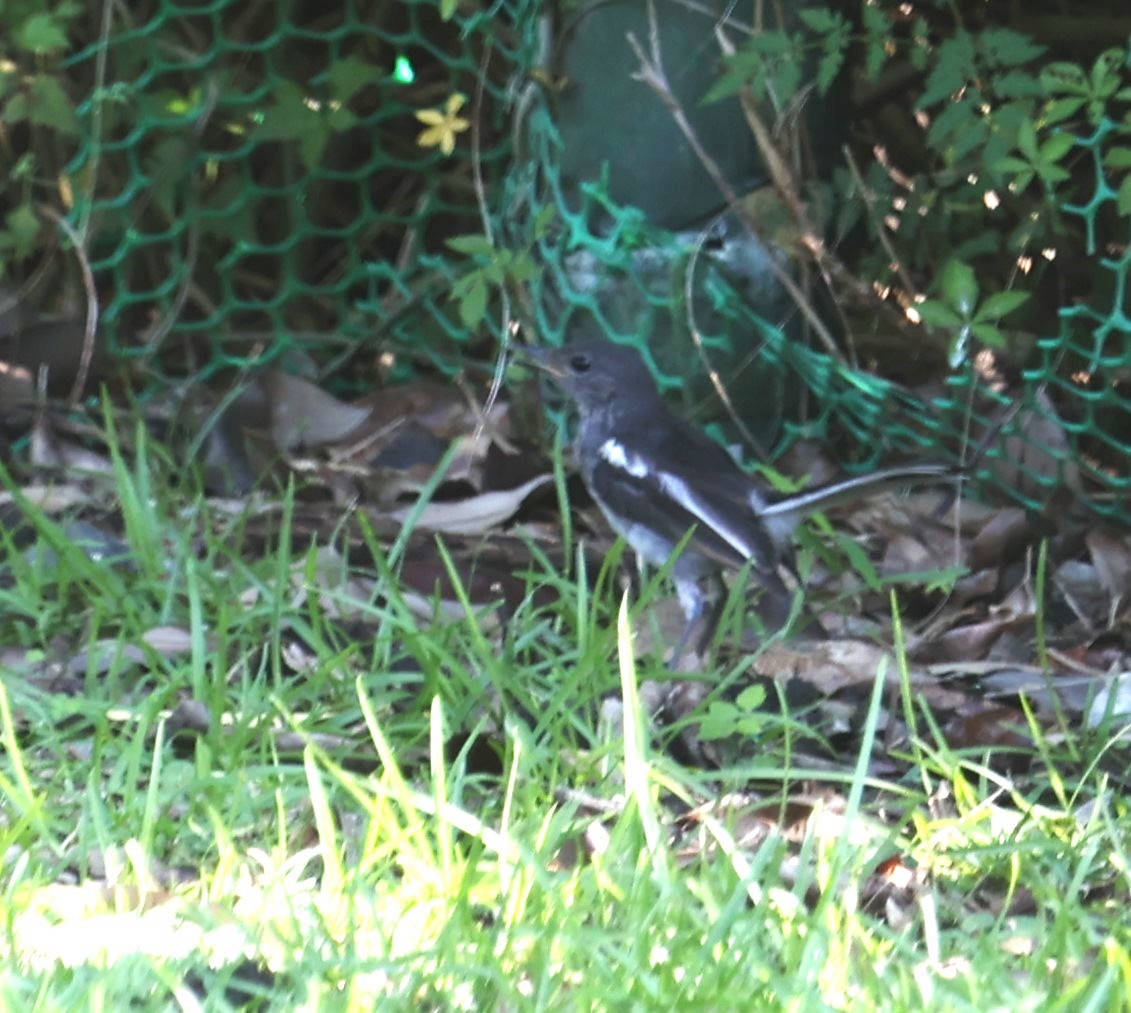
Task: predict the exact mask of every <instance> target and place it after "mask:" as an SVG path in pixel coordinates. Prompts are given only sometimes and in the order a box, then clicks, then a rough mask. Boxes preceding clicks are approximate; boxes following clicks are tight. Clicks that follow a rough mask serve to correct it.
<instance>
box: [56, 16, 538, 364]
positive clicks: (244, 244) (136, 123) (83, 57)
mask: <svg viewBox="0 0 1131 1013" xmlns="http://www.w3.org/2000/svg"><path fill="white" fill-rule="evenodd" d="M513 21H514V17H513V15H507V14H506V12H505V11H504V9H503V8H501V7H500V8H499V9H498V10H491V11H484V12H482V13H481V14H479V15H476V16H472V17H467V18H463V19H460V20H456V21H445V20H444V19H443V18H442V17H441V13H440V10H439V8H438V6H437V5H436V4H435V3H430V2H420V0H407V2H397V3H385V2H371V3H364V2H358V3H343V4H333V5H327V4H322V3H317V2H310V3H286V4H262V3H261V4H254V3H253V4H247V3H243V2H234V0H206V2H193V0H186V2H182V3H173V2H166V0H160V2H157V3H153V4H149V5H131V11H130V24H129V25H128V26H126V25H122V24H121V23H120V20H119V16H118V15H117V14H115V13H114V12H113V10H111V23H110V24H109V26H108V31H107V32H105V34H104V37H102V38H100V40H99V41H97V42H96V43H94V44H92V45H89V46H87V47H86V48H85V49H83V50H81V51H80V52H78V53H76V54H75V55H73V56H72V57H71V58H70V59H69V60H68V61H67V64H66V67H67V69H68V72H69V73H70V74H72V75H74V76H77V77H79V78H80V79H82V80H84V81H86V82H88V83H89V91H88V93H87V95H86V97H85V99H84V100H82V101H81V102H80V103H79V104H78V106H77V115H78V118H79V122H80V125H81V130H82V135H83V143H82V145H81V147H80V150H79V151H78V154H77V155H76V157H75V158H74V159H73V161H72V162H71V164H70V165H69V166H68V167H67V170H66V172H67V175H68V176H69V177H70V178H72V179H74V180H76V181H80V182H81V185H80V186H78V187H76V190H77V191H78V193H77V194H76V197H77V199H76V203H75V206H74V208H73V211H72V214H71V216H70V217H71V220H72V222H73V223H74V224H75V225H76V226H78V227H79V228H80V229H81V230H82V232H83V234H84V235H85V236H87V237H88V254H89V257H90V260H91V265H92V268H93V270H94V273H95V276H96V279H97V281H98V288H99V291H100V292H101V293H102V296H103V306H102V326H103V329H104V332H105V334H106V335H107V337H108V339H109V340H110V342H111V343H112V349H113V350H114V351H115V352H116V353H117V354H119V355H122V356H146V357H147V360H148V359H153V353H154V351H155V350H156V346H158V345H160V346H162V347H163V349H164V350H165V351H166V352H167V351H168V350H169V349H170V348H175V349H178V350H179V349H184V350H185V351H186V352H187V353H191V357H190V359H189V364H190V365H191V366H192V367H193V368H194V369H195V370H196V371H198V373H199V374H200V375H202V376H206V375H208V374H209V373H212V372H214V371H216V370H218V369H221V368H223V367H226V366H233V365H235V366H240V365H245V364H249V363H252V362H257V363H258V362H263V361H264V360H266V359H270V358H272V357H274V356H278V355H280V354H282V353H285V352H286V351H287V350H288V349H290V348H292V347H295V346H296V345H314V346H317V347H319V348H321V349H323V350H324V349H325V348H326V346H327V343H328V342H333V341H335V339H344V340H345V341H347V342H349V341H352V342H355V343H356V342H358V341H363V340H365V339H367V338H372V337H374V335H375V332H379V331H382V330H383V331H384V333H383V334H380V335H378V336H383V337H387V338H390V339H391V340H396V339H397V338H406V339H407V337H408V336H409V334H410V332H411V338H412V344H413V347H415V348H420V349H425V350H433V351H434V352H435V354H436V355H437V356H443V353H444V351H445V348H447V347H449V346H450V343H452V342H458V341H460V340H462V339H463V338H465V337H466V334H465V331H464V329H463V328H461V327H460V325H459V323H458V320H456V319H455V318H454V315H453V314H452V313H451V312H450V306H448V305H445V303H446V299H445V297H446V294H447V292H448V291H449V290H450V286H451V284H452V282H453V280H454V275H455V270H456V267H455V265H454V264H453V263H452V262H451V259H450V258H448V257H444V256H443V255H442V251H443V250H444V246H443V240H444V238H445V237H446V236H448V235H451V234H453V233H459V232H470V231H473V230H479V229H480V228H481V226H480V224H479V215H478V211H477V208H476V201H475V199H474V195H473V182H472V171H471V161H472V158H471V145H470V143H469V138H468V129H467V128H468V125H469V117H468V112H469V111H470V108H471V103H472V101H473V98H474V97H475V96H476V94H477V90H478V89H481V94H480V95H479V97H478V102H477V105H476V108H475V112H476V113H477V117H478V122H479V124H480V136H479V137H478V138H477V141H478V150H477V152H476V163H477V165H478V167H479V171H480V173H481V174H482V175H483V177H484V179H485V182H484V186H485V187H487V188H490V187H493V185H494V184H495V183H496V182H497V181H498V179H499V178H500V175H501V173H502V172H503V171H504V169H505V167H506V165H507V157H508V150H507V149H508V144H507V138H508V123H507V120H506V118H505V117H506V102H505V101H504V89H505V87H506V83H507V81H508V79H509V77H510V75H511V74H512V73H513V68H514V66H515V65H516V64H517V63H518V62H519V57H518V54H517V52H516V51H515V50H514V49H513V48H508V46H509V45H510V44H509V43H508V39H513V38H514V33H513V32H507V31H505V30H500V24H506V23H509V22H513ZM488 54H489V56H490V62H487V63H485V58H486V56H487V55H488ZM453 96H463V97H465V98H466V102H465V103H464V104H463V106H462V107H459V105H458V104H459V102H460V99H459V98H458V97H457V98H454V99H453ZM427 110H432V117H431V124H428V123H425V122H422V121H421V119H419V118H418V116H417V115H416V114H418V113H421V112H425V115H426V116H427V115H428V113H427V112H426V111H427ZM430 126H431V137H429V136H427V132H428V131H429V127H430ZM445 141H450V142H456V141H458V144H455V145H454V147H453V149H452V151H451V152H450V153H449V152H448V151H446V150H445V149H446V143H445ZM422 332H423V333H422ZM422 339H429V340H422ZM432 339H438V340H432ZM154 361H156V360H155V359H154Z"/></svg>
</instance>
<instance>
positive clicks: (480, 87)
mask: <svg viewBox="0 0 1131 1013" xmlns="http://www.w3.org/2000/svg"><path fill="white" fill-rule="evenodd" d="M490 62H491V43H490V41H489V40H488V42H487V45H486V46H485V47H484V49H483V59H482V61H481V62H480V64H479V74H478V76H477V77H476V79H475V102H474V103H473V104H472V115H471V179H472V184H473V185H474V187H475V203H476V206H477V207H478V208H479V218H480V221H481V222H482V224H483V235H484V236H485V237H486V238H487V242H488V243H490V244H491V245H492V246H494V245H495V237H494V234H493V231H492V229H491V215H490V212H489V210H488V208H487V190H486V187H484V185H483V157H482V149H481V141H482V138H481V134H480V128H479V124H480V121H481V119H482V114H483V91H484V86H485V84H486V81H487V67H488V65H489V64H490ZM499 298H500V307H501V312H502V320H501V324H502V326H501V328H500V329H501V331H502V341H501V345H500V348H499V354H498V356H497V357H496V359H495V371H494V373H493V374H492V376H491V386H490V388H489V389H488V391H487V399H486V400H485V401H484V402H483V408H482V410H481V411H480V413H479V422H478V423H477V424H476V426H475V431H474V432H473V433H472V434H471V442H472V444H473V445H474V444H477V443H478V442H479V441H480V440H481V439H482V438H483V433H484V430H485V429H486V427H487V420H488V419H489V418H490V417H491V409H492V408H494V407H495V402H496V401H498V399H499V392H500V391H501V390H502V387H503V373H504V371H505V370H506V368H507V345H508V344H509V342H510V336H511V301H510V296H509V295H508V294H507V283H506V279H505V278H504V279H503V280H502V282H501V283H500V285H499Z"/></svg>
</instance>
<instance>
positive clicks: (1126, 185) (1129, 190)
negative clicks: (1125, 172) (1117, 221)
mask: <svg viewBox="0 0 1131 1013" xmlns="http://www.w3.org/2000/svg"><path fill="white" fill-rule="evenodd" d="M1116 206H1117V207H1118V208H1119V213H1120V214H1121V215H1131V176H1127V177H1126V178H1125V179H1124V180H1123V182H1122V183H1120V185H1119V196H1118V198H1117V201H1116Z"/></svg>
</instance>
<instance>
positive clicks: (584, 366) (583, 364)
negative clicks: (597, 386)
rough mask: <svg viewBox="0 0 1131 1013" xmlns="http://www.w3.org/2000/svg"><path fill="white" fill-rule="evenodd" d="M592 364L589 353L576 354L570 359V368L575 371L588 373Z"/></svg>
mask: <svg viewBox="0 0 1131 1013" xmlns="http://www.w3.org/2000/svg"><path fill="white" fill-rule="evenodd" d="M592 365H593V363H591V362H590V361H589V356H588V355H575V356H574V357H573V358H572V359H570V360H569V368H570V369H572V370H573V371H574V372H575V373H588V372H589V367H590V366H592Z"/></svg>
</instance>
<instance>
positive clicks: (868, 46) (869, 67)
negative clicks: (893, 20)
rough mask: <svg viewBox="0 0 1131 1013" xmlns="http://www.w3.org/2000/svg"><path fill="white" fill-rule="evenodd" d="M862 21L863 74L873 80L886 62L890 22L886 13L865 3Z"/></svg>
mask: <svg viewBox="0 0 1131 1013" xmlns="http://www.w3.org/2000/svg"><path fill="white" fill-rule="evenodd" d="M863 23H864V40H865V51H864V75H865V77H867V79H868V80H869V81H875V80H876V78H878V77H879V76H880V71H881V70H883V69H884V64H886V63H887V62H888V51H887V44H888V34H889V29H890V24H889V22H888V19H887V15H886V14H885V13H884V12H883V11H882V10H881V9H880V8H879V7H878V6H876V5H874V4H867V5H865V6H864V9H863Z"/></svg>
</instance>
